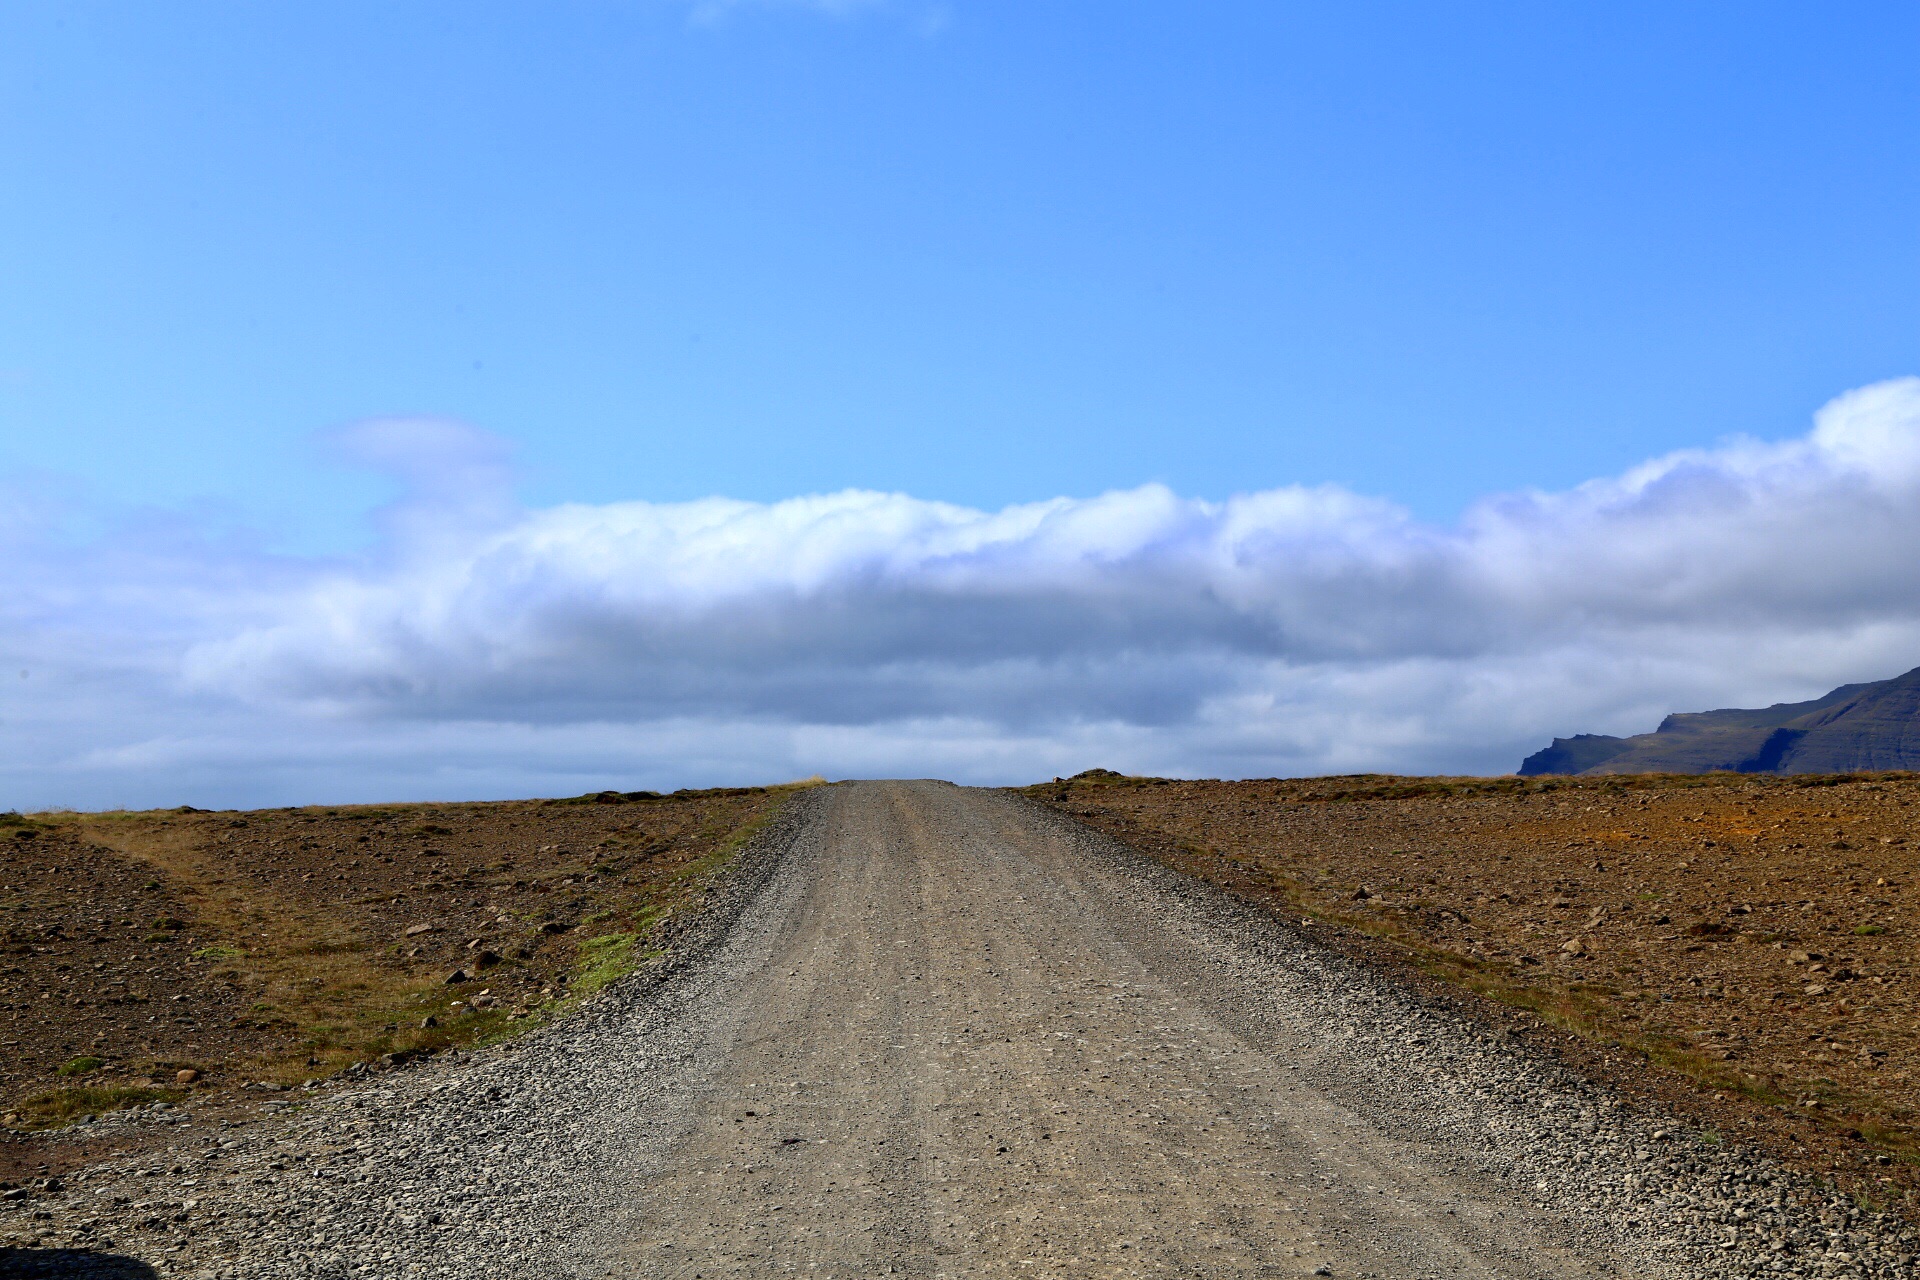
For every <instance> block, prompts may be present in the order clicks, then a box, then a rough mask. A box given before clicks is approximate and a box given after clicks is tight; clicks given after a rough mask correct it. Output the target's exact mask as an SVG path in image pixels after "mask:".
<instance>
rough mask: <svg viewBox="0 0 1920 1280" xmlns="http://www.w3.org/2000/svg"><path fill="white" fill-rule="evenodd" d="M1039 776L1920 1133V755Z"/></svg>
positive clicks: (1771, 1083)
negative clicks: (1839, 763)
mask: <svg viewBox="0 0 1920 1280" xmlns="http://www.w3.org/2000/svg"><path fill="white" fill-rule="evenodd" d="M1027 792H1028V794H1029V795H1031V796H1033V797H1034V798H1036V799H1040V800H1043V801H1046V802H1048V803H1051V804H1054V805H1057V806H1058V807H1060V808H1061V809H1063V810H1064V811H1066V812H1068V813H1070V814H1072V815H1073V816H1075V817H1077V818H1079V819H1080V820H1081V821H1084V822H1088V823H1090V824H1092V825H1094V826H1097V827H1100V828H1102V829H1104V830H1107V831H1109V832H1111V833H1112V834H1114V835H1116V836H1118V837H1120V838H1122V839H1124V840H1126V841H1127V842H1128V843H1130V844H1133V845H1134V846H1135V847H1137V848H1140V849H1143V850H1145V851H1147V852H1150V853H1153V854H1155V855H1156V856H1158V857H1160V858H1161V859H1162V860H1164V861H1166V862H1168V863H1170V864H1172V865H1174V866H1176V867H1179V868H1180V869H1182V870H1184V871H1187V872H1189V873H1191V874H1194V875H1198V876H1201V877H1204V878H1207V879H1210V880H1213V881H1215V882H1217V883H1220V884H1222V885H1224V886H1226V887H1228V888H1231V889H1233V890H1234V891H1236V892H1238V893H1241V894H1243V895H1245V896H1247V897H1249V898H1253V899H1256V900H1259V901H1263V902H1266V903H1270V904H1272V905H1274V906H1275V907H1277V908H1279V909H1281V910H1283V911H1284V912H1285V913H1286V914H1287V915H1289V916H1292V917H1296V918H1306V919H1312V920H1317V921H1321V922H1324V923H1326V924H1330V925H1337V926H1340V927H1341V928H1342V929H1345V930H1350V931H1351V936H1354V937H1361V938H1367V939H1373V940H1377V943H1378V944H1379V946H1381V947H1383V948H1386V949H1387V951H1385V952H1381V954H1386V953H1388V952H1390V953H1391V954H1394V955H1396V956H1398V957H1400V962H1404V963H1407V964H1410V965H1412V966H1413V967H1415V968H1417V969H1420V970H1422V971H1424V972H1425V973H1427V974H1429V975H1431V976H1432V977H1435V978H1439V979H1442V980H1444V981H1446V982H1449V983H1452V984H1455V985H1457V986H1460V987H1464V988H1466V989H1468V990H1471V991H1473V992H1476V993H1478V994H1480V995H1483V996H1485V997H1488V998H1489V999H1492V1000H1494V1001H1497V1002H1499V1003H1501V1004H1505V1005H1508V1006H1511V1007H1513V1008H1516V1009H1523V1010H1526V1011H1528V1012H1530V1013H1532V1014H1533V1015H1535V1016H1536V1017H1538V1018H1539V1019H1540V1020H1541V1021H1542V1022H1544V1023H1545V1024H1547V1025H1549V1026H1552V1027H1556V1028H1559V1029H1561V1030H1563V1031H1565V1032H1567V1033H1570V1034H1572V1035H1574V1036H1576V1037H1578V1038H1579V1040H1581V1041H1584V1042H1586V1043H1588V1044H1591V1045H1594V1046H1598V1047H1601V1048H1603V1049H1604V1050H1605V1051H1608V1052H1612V1051H1624V1052H1625V1053H1627V1054H1629V1055H1632V1057H1633V1059H1634V1060H1635V1061H1640V1062H1646V1063H1651V1064H1654V1065H1656V1066H1658V1067H1660V1068H1663V1069H1664V1070H1666V1071H1667V1072H1670V1073H1671V1074H1672V1076H1673V1077H1674V1078H1675V1079H1676V1080H1684V1081H1690V1082H1692V1085H1693V1087H1694V1088H1696V1089H1699V1090H1702V1091H1704V1092H1705V1094H1706V1095H1707V1096H1713V1095H1725V1096H1729V1097H1741V1098H1746V1099H1750V1100H1752V1101H1754V1102H1757V1103H1760V1104H1763V1105H1764V1106H1766V1107H1770V1108H1773V1109H1774V1111H1775V1112H1776V1113H1777V1114H1779V1115H1781V1116H1790V1117H1791V1119H1792V1125H1793V1132H1794V1134H1796V1135H1797V1136H1796V1137H1794V1138H1792V1139H1791V1141H1792V1142H1803V1143H1807V1144H1813V1145H1815V1146H1819V1147H1820V1149H1822V1150H1828V1149H1832V1148H1828V1147H1826V1146H1824V1145H1823V1144H1825V1143H1828V1142H1831V1141H1833V1140H1841V1142H1842V1146H1843V1147H1844V1146H1845V1144H1846V1143H1847V1142H1852V1143H1866V1144H1871V1145H1873V1146H1875V1147H1877V1148H1879V1150H1880V1151H1881V1152H1882V1153H1883V1154H1886V1155H1888V1156H1890V1157H1891V1158H1893V1159H1894V1161H1895V1163H1896V1165H1898V1166H1900V1167H1907V1166H1908V1165H1909V1164H1911V1162H1912V1161H1913V1159H1914V1158H1916V1157H1920V966H1917V965H1916V956H1915V954H1914V952H1913V949H1912V943H1911V941H1910V939H1911V938H1912V937H1913V936H1915V933H1916V931H1920V899H1917V898H1916V897H1915V895H1914V890H1915V888H1916V885H1915V883H1914V875H1915V872H1914V866H1915V864H1914V861H1913V859H1914V852H1913V850H1914V845H1913V844H1911V843H1909V842H1910V841H1912V840H1915V839H1920V832H1915V830H1914V818H1915V815H1916V814H1920V775H1913V774H1876V775H1847V776H1836V777H1827V776H1821V777H1804V776H1788V777H1775V776H1769V775H1751V774H1705V775H1681V776H1653V775H1620V776H1605V777H1594V778H1587V777H1581V778H1564V777H1541V778H1518V777H1514V778H1474V779H1461V778H1388V777H1381V776H1378V775H1357V776H1352V777H1342V778H1310V779H1266V780H1250V781H1245V782H1213V781H1181V780H1175V779H1154V778H1131V777H1125V776H1123V775H1119V774H1116V773H1112V772H1107V771H1100V772H1096V773H1093V774H1090V775H1081V776H1080V777H1076V778H1072V779H1057V780H1055V781H1054V782H1051V783H1043V784H1040V785H1038V786H1034V787H1030V788H1028V789H1027ZM1863 915H1864V916H1866V917H1867V918H1866V919H1865V920H1863V919H1862V916H1863ZM1368 945H1369V946H1372V945H1374V944H1373V943H1369V944H1368ZM1822 1158H1823V1159H1824V1158H1825V1157H1822ZM1851 1158H1852V1159H1854V1160H1855V1161H1856V1162H1857V1161H1858V1159H1859V1158H1860V1157H1859V1156H1858V1154H1857V1150H1856V1154H1855V1156H1853V1157H1851ZM1876 1176H1887V1175H1886V1173H1885V1172H1884V1171H1882V1172H1881V1173H1880V1174H1878V1175H1876Z"/></svg>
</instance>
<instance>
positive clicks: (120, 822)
mask: <svg viewBox="0 0 1920 1280" xmlns="http://www.w3.org/2000/svg"><path fill="white" fill-rule="evenodd" d="M793 790H794V787H793V786H786V787H771V788H770V787H748V788H723V789H719V790H713V791H684V792H679V793H675V794H673V795H670V796H656V797H652V798H650V799H648V800H647V801H646V802H645V803H643V804H635V803H631V802H629V801H627V800H625V799H624V798H623V800H622V802H621V803H620V804H619V805H610V804H601V803H594V804H590V805H589V804H577V803H573V802H554V801H524V802H510V803H500V804H448V805H404V806H398V805H386V806H380V807H378V808H367V809H358V808H334V809H282V810H271V811H262V812H257V813H249V814H246V815H235V814H231V813H201V812H197V811H192V812H179V811H165V812H145V813H102V814H87V815H77V814H65V815H57V816H46V815H42V816H41V817H40V818H38V819H36V820H35V821H36V822H37V823H38V834H39V836H40V838H39V839H38V840H36V841H35V844H34V852H33V853H32V855H30V857H29V856H27V855H22V856H21V857H19V858H16V859H15V864H14V865H10V868H9V872H10V874H9V877H8V879H9V883H10V884H11V883H12V882H14V881H21V882H23V883H21V884H13V885H12V887H13V888H14V889H15V890H18V891H20V892H21V894H22V896H21V897H20V898H19V900H18V902H17V903H8V902H5V901H4V900H0V906H7V905H11V906H17V907H18V909H19V911H20V912H23V913H31V914H32V916H33V917H34V918H33V923H32V925H31V926H30V934H29V932H23V931H22V929H21V928H20V927H14V928H13V931H12V932H11V933H8V934H5V935H0V936H3V937H4V940H5V943H6V945H5V947H4V951H5V952H6V953H10V954H7V955H6V956H5V959H6V961H7V964H6V965H5V966H0V998H4V999H0V1003H4V1004H8V1005H11V1007H12V1008H13V1010H14V1013H13V1014H11V1015H7V1014H5V1013H0V1028H4V1030H5V1031H6V1033H7V1036H8V1038H9V1039H10V1040H15V1041H18V1042H19V1043H18V1046H17V1050H16V1048H15V1047H11V1046H10V1047H9V1049H8V1051H7V1054H6V1055H5V1057H4V1059H0V1090H4V1095H0V1097H3V1098H4V1100H5V1102H6V1105H5V1106H0V1111H5V1112H7V1113H10V1114H12V1115H13V1116H14V1119H13V1120H12V1121H9V1123H12V1124H15V1125H16V1126H20V1127H45V1126H47V1125H52V1124H60V1123H65V1122H68V1121H70V1120H73V1119H76V1118H78V1117H80V1116H83V1115H87V1114H97V1113H99V1112H100V1111H103V1110H108V1109H112V1108H114V1107H120V1106H135V1105H141V1104H142V1103H143V1102H146V1101H152V1100H156V1099H159V1098H161V1097H164V1096H168V1095H167V1093H166V1091H165V1090H163V1089H161V1088H160V1086H161V1083H162V1082H164V1083H171V1082H172V1076H171V1072H172V1070H173V1068H167V1069H166V1070H165V1071H161V1070H160V1068H159V1067H158V1066H156V1065H155V1064H158V1063H162V1062H164V1061H169V1060H172V1059H185V1060H191V1061H193V1062H195V1063H197V1064H200V1069H203V1070H204V1071H205V1072H206V1073H207V1076H208V1078H207V1079H206V1080H203V1081H201V1082H200V1083H198V1084H196V1085H195V1086H194V1087H195V1089H196V1090H202V1089H211V1090H212V1091H214V1092H215V1093H219V1092H220V1091H222V1090H231V1089H233V1088H235V1087H236V1086H238V1085H240V1084H243V1083H246V1082H249V1081H270V1082H276V1083H280V1084H286V1085H297V1084H299V1083H301V1082H303V1081H305V1080H307V1079H311V1078H314V1077H316V1076H326V1075H329V1074H332V1073H334V1072H337V1071H340V1070H342V1069H344V1068H347V1067H349V1066H351V1065H352V1064H353V1063H356V1062H360V1063H372V1064H374V1065H375V1066H378V1065H380V1064H381V1063H382V1061H383V1060H393V1059H404V1058H406V1057H410V1056H415V1055H419V1054H428V1053H436V1052H439V1051H441V1050H443V1049H446V1048H449V1047H453V1046H458V1045H468V1044H476V1043H484V1042H487V1041H489V1040H494V1039H498V1038H500V1037H502V1036H507V1035H511V1034H514V1033H515V1032H517V1031H519V1030H521V1029H523V1028H526V1027H530V1026H533V1025H537V1024H538V1023H539V1022H540V1021H542V1020H544V1019H546V1018H549V1017H551V1016H554V1015H555V1014H557V1013H561V1012H564V1011H565V1010H567V1009H569V1008H571V1007H573V1006H574V1005H575V1004H577V1003H578V1002H579V1001H580V1000H582V999H584V998H585V997H587V996H588V995H591V994H593V993H594V992H596V991H598V990H601V989H603V988H604V987H605V986H606V985H608V984H610V983H612V982H614V981H617V980H618V979H619V978H620V977H622V976H624V975H625V974H627V973H630V972H631V971H632V970H633V968H634V967H635V966H637V965H638V964H640V963H642V962H644V960H645V959H646V958H647V956H648V955H650V954H652V953H653V952H654V951H655V950H656V949H657V948H658V947H659V946H660V945H663V944H662V943H661V942H660V941H657V940H656V938H657V937H658V936H661V934H662V930H665V931H667V932H669V933H670V932H671V921H672V920H673V918H674V914H675V910H676V908H678V907H679V906H681V905H682V904H683V903H687V902H690V901H691V900H693V899H694V898H695V897H697V895H698V894H699V893H700V892H701V890H702V888H703V886H704V885H705V883H706V880H707V877H708V876H710V875H711V874H712V873H713V872H715V871H716V870H717V869H719V868H720V867H721V866H722V865H723V864H724V863H725V862H726V861H727V860H728V859H729V858H730V857H731V856H732V855H733V853H734V852H735V851H736V850H737V849H738V848H739V846H740V845H741V844H742V843H744V841H745V840H746V838H747V837H748V836H749V835H750V834H751V833H752V832H753V831H755V830H757V829H758V827H759V825H760V824H761V823H763V822H764V821H765V820H766V819H767V818H768V817H769V816H771V814H772V813H773V812H774V811H775V810H776V809H777V808H778V807H779V805H780V804H781V803H782V802H783V801H784V800H785V799H786V798H787V797H788V796H789V795H791V794H792V793H793ZM22 821H26V820H24V819H23V820H22ZM15 825H17V824H15ZM589 851H591V853H589ZM23 859H25V860H23ZM9 914H10V915H11V914H12V913H9ZM83 962H84V963H83ZM42 992H47V993H49V994H50V995H57V996H58V998H57V999H52V998H50V999H46V1000H42V999H40V998H39V995H40V993H42ZM8 997H10V998H8ZM69 1042H70V1043H73V1044H75V1045H76V1046H77V1047H80V1048H86V1047H87V1046H88V1045H89V1044H90V1045H92V1046H93V1048H92V1051H91V1052H89V1053H87V1054H86V1056H84V1057H80V1058H76V1057H74V1055H73V1053H72V1052H71V1051H68V1052H66V1053H64V1054H61V1053H60V1052H59V1050H60V1046H61V1045H62V1044H63V1043H69ZM81 1063H87V1064H91V1065H87V1066H84V1067H82V1066H80V1065H78V1064H81ZM150 1072H158V1073H159V1076H160V1079H158V1080H153V1079H148V1078H147V1075H148V1073H150ZM81 1074H85V1075H86V1076H87V1086H88V1087H85V1088H80V1087H78V1086H69V1087H55V1085H56V1082H57V1081H59V1080H60V1079H61V1078H62V1077H63V1076H65V1077H68V1078H71V1077H73V1076H76V1075H81Z"/></svg>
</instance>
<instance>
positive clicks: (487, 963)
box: [473, 951, 500, 969]
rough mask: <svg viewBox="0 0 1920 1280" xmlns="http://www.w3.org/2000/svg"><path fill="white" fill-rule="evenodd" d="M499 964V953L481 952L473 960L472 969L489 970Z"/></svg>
mask: <svg viewBox="0 0 1920 1280" xmlns="http://www.w3.org/2000/svg"><path fill="white" fill-rule="evenodd" d="M499 963H500V953H499V952H497V951H482V952H481V953H480V954H479V955H477V956H475V957H474V958H473V964H474V967H475V968H477V969H491V968H493V966H495V965H497V964H499Z"/></svg>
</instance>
